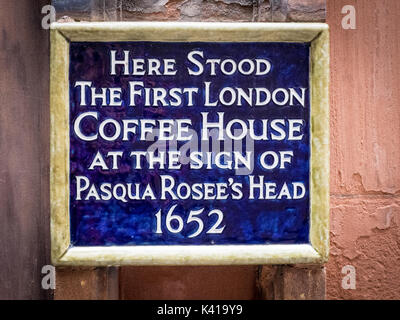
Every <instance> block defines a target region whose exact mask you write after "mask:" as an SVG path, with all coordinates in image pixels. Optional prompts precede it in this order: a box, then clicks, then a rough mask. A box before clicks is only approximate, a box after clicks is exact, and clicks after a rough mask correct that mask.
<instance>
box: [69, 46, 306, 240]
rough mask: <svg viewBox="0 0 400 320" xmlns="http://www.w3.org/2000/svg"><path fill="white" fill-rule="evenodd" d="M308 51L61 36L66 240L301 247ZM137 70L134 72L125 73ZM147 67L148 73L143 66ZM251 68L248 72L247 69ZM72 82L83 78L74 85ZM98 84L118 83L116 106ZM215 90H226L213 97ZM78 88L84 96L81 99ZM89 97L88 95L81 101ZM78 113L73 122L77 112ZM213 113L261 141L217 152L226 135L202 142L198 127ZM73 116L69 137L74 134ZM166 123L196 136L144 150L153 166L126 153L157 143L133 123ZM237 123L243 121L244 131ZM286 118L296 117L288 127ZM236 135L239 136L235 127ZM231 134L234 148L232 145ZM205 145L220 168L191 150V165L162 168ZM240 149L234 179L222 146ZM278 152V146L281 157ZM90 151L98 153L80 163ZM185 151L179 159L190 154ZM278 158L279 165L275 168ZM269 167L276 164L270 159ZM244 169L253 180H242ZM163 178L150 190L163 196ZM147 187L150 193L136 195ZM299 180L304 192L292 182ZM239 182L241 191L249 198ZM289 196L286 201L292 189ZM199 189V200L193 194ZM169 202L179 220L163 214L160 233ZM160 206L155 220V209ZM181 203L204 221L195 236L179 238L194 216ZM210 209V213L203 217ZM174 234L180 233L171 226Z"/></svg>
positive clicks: (190, 230)
mask: <svg viewBox="0 0 400 320" xmlns="http://www.w3.org/2000/svg"><path fill="white" fill-rule="evenodd" d="M309 51H310V45H309V44H307V43H262V42H259V43H255V42H252V43H232V42H230V43H222V42H218V43H215V42H214V43H210V42H202V43H201V42H186V43H184V42H169V43H161V42H129V43H127V42H126V43H123V42H107V43H104V42H103V43H100V42H95V43H85V42H74V43H71V46H70V75H69V79H70V128H71V129H70V130H71V134H70V145H71V147H70V168H71V171H70V181H71V185H70V191H71V192H70V210H71V236H72V238H71V240H72V243H73V244H74V245H75V246H96V245H149V244H163V245H167V244H169V245H175V244H215V245H218V244H265V243H308V241H309V238H308V233H309V223H310V222H309V157H310V147H309V145H310V139H309V132H310V128H309V118H310V103H309V101H310V98H309V91H310V85H309V82H310V79H309V61H310V55H309ZM112 55H115V59H114V62H115V65H114V67H113V68H114V69H115V72H114V73H115V75H112V74H111V69H112V66H111V62H112V61H111V60H112ZM134 59H135V60H134ZM165 59H169V61H172V62H173V63H171V64H170V66H171V70H173V71H171V72H169V73H170V74H167V75H165V71H166V70H165V68H166V67H165V65H164V64H163V62H164V61H165ZM125 61H128V66H127V67H126V66H125V65H123V64H122V62H124V63H125ZM210 61H212V62H214V65H212V64H211V62H210ZM226 61H228V62H226ZM242 61H244V62H242ZM265 61H267V62H265ZM224 62H225V64H224ZM241 62H242V64H241V65H240V63H241ZM257 62H258V64H257ZM134 63H136V64H137V65H135V66H134V65H133V64H134ZM151 63H153V65H151V66H150V65H149V64H151ZM138 65H140V68H139V70H134V68H136V67H138ZM239 65H240V70H239ZM151 67H154V70H151V69H149V68H151ZM156 67H157V68H156ZM212 67H213V68H214V69H215V70H212ZM257 68H259V69H260V70H259V73H260V75H257ZM267 68H269V69H270V70H267ZM126 69H129V70H126ZM199 69H204V70H203V72H202V73H200V71H202V70H199ZM235 69H236V71H235ZM253 69H254V70H253ZM252 70H253V72H250V71H252ZM151 71H153V72H151ZM240 71H242V72H240ZM266 71H268V72H267V73H266ZM190 72H192V73H193V74H190ZM195 72H197V73H198V74H194V73H195ZM135 73H136V74H135ZM149 73H151V74H149ZM172 73H174V74H172ZM243 73H246V74H243ZM142 74H143V75H142ZM82 81H85V83H84V84H81V83H82ZM89 83H90V84H89ZM108 88H120V90H119V91H118V92H119V93H121V94H120V99H118V103H115V104H117V105H114V106H112V105H111V102H110V92H109V91H108V90H105V89H108ZM185 88H188V89H195V90H196V91H194V90H193V91H192V92H193V93H192V94H191V95H189V91H186V93H185V92H184V91H185ZM224 88H229V90H228V89H226V90H225V93H224V94H223V95H221V96H220V92H221V91H222V90H223V89H224ZM93 89H95V90H93ZM257 89H259V90H258V91H257ZM82 90H84V97H82V96H81V95H82ZM277 90H279V91H278V92H277V93H275V92H276V91H277ZM92 92H94V94H95V95H96V97H97V98H95V99H92V98H93V97H92V96H93V94H92ZM131 92H133V93H131ZM174 93H175V95H174ZM157 94H158V95H159V96H161V94H163V98H162V99H161V98H160V99H158V100H157V98H156V95H157ZM164 96H165V97H164ZM207 96H208V97H207ZM92 100H94V104H95V105H94V106H92ZM132 100H133V101H132ZM146 100H147V101H146ZM190 100H191V101H190ZM207 100H208V102H209V103H208V106H207ZM257 100H259V101H257ZM274 100H275V101H274ZM232 101H233V102H232ZM146 102H148V103H147V106H146ZM93 112H94V113H95V114H96V116H93V114H92V113H93ZM85 114H86V116H83V118H81V119H82V120H81V121H79V120H80V118H79V116H82V115H85ZM205 114H206V116H205ZM222 115H223V123H224V127H225V126H227V124H228V123H229V122H230V121H235V120H236V119H239V120H240V121H241V122H240V121H236V122H234V124H233V125H232V128H236V130H238V131H240V130H243V131H244V129H243V127H242V123H245V124H246V127H247V128H248V129H247V134H246V137H250V135H251V134H252V133H251V132H253V131H254V135H255V136H260V137H262V139H260V140H255V139H253V143H252V144H254V146H251V148H250V147H249V146H248V145H247V147H248V148H246V139H245V138H244V139H241V140H233V137H232V139H231V142H232V143H231V144H232V145H230V146H229V147H228V148H226V147H225V146H226V141H225V140H226V139H229V137H227V136H224V139H223V140H218V139H217V138H216V139H214V140H213V136H211V137H209V139H208V140H207V141H202V139H201V138H202V137H201V134H200V133H201V131H202V130H206V128H204V127H203V125H204V121H207V123H210V124H211V123H221V122H222V121H221V119H222ZM77 119H78V121H79V124H80V125H79V127H80V130H81V133H80V134H81V137H79V136H78V135H77V132H76V130H75V129H76V124H77ZM107 119H113V120H114V121H115V122H114V121H113V122H108V123H107V124H106V125H105V130H104V131H105V134H102V135H101V134H100V133H99V128H100V126H102V124H103V123H105V121H106V120H107ZM166 119H168V120H178V119H181V120H182V119H186V120H190V129H192V130H194V131H195V132H197V133H198V135H197V137H192V139H193V140H196V141H187V140H183V141H174V140H166V141H165V142H166V143H165V146H163V147H164V148H163V149H160V150H164V151H160V150H155V151H154V154H155V157H154V158H156V157H157V154H158V156H160V155H164V158H165V164H164V165H160V164H159V163H154V165H153V168H151V164H150V163H149V161H146V156H145V155H143V156H141V157H140V159H137V156H132V155H131V152H133V151H142V152H148V150H150V149H151V147H152V146H157V142H156V140H157V137H155V139H148V138H147V137H146V140H150V141H146V140H144V139H142V138H144V137H143V136H142V132H141V130H142V131H143V130H145V129H144V127H143V126H142V125H141V120H146V121H147V120H154V121H153V122H152V121H150V122H148V123H150V124H148V125H147V128H150V129H158V122H157V121H158V120H166ZM204 119H206V120H204ZM123 120H130V126H131V127H133V128H134V129H135V130H136V132H135V133H133V132H132V131H131V132H129V133H126V132H124V124H123ZM249 120H252V121H250V122H252V123H253V126H252V128H250V124H249V123H250V122H249ZM293 120H296V121H294V122H292V124H291V122H290V121H293ZM274 121H275V122H274ZM116 123H118V125H117V124H116ZM153 123H154V125H153ZM187 123H189V121H187ZM291 125H292V126H294V128H295V130H294V135H295V136H294V137H290V134H291V133H290V130H291V128H290V126H291ZM176 127H177V126H173V128H174V129H177V128H176ZM187 127H189V126H187ZM150 129H149V134H151V132H150ZM224 130H225V129H224ZM125 131H126V129H125ZM154 131H155V130H154ZM210 131H211V129H210ZM231 131H234V130H231ZM282 132H283V133H282ZM124 135H126V137H125V138H126V139H124ZM177 135H178V133H176V134H175V136H177ZM95 136H96V138H95V139H93V137H95ZM170 136H172V135H170ZM236 136H238V137H240V135H239V134H237V135H236ZM83 137H85V138H84V139H82V138H83ZM173 139H175V137H173ZM203 140H204V139H203ZM212 140H213V141H212ZM234 141H236V145H238V144H239V145H240V146H239V148H237V150H236V151H235V148H233V144H234ZM208 142H210V143H208ZM211 142H213V143H214V144H218V145H219V147H220V148H219V149H220V151H219V152H225V153H226V154H224V155H223V156H222V155H221V156H220V159H221V161H220V162H222V164H221V165H219V166H218V165H217V163H216V162H217V161H218V160H217V159H212V160H211V163H209V161H208V160H209V159H210V158H209V156H208V157H207V156H204V157H199V156H197V157H196V159H198V161H200V160H201V162H202V165H196V166H195V167H194V166H193V165H191V163H180V164H179V165H176V166H174V167H173V168H171V167H170V166H168V159H169V151H170V150H174V151H176V152H180V150H182V152H187V148H186V146H187V145H189V144H192V145H198V146H201V145H202V143H203V146H204V145H208V144H210V147H209V148H208V150H202V149H201V148H200V147H199V148H198V150H194V149H193V150H190V152H191V155H192V158H193V157H194V156H193V153H194V152H196V151H200V152H203V154H204V155H205V153H206V152H207V151H208V152H210V151H211V153H212V154H211V155H212V157H215V156H217V155H218V152H217V151H215V150H212V148H211ZM159 145H160V146H161V144H160V143H159ZM170 145H171V146H172V147H170ZM171 148H172V149H171ZM203 149H204V148H203ZM246 151H248V152H251V155H250V156H249V157H251V160H250V163H252V166H251V169H249V170H247V171H248V172H246V174H240V172H237V171H240V170H235V168H234V167H233V168H231V167H232V166H235V165H236V164H237V162H239V161H238V159H236V163H235V156H234V154H233V152H238V153H240V155H242V156H243V155H245V152H246ZM267 151H270V153H269V154H268V155H267V156H265V157H264V161H263V163H265V164H266V165H264V167H263V166H262V165H261V158H260V157H261V156H262V155H263V154H265V152H267ZM110 152H120V153H119V154H118V159H117V161H116V162H117V163H116V165H114V166H113V157H112V156H111V155H110V156H107V155H108V154H109V153H110ZM159 152H164V153H161V154H159ZM282 152H286V154H287V156H286V158H285V157H283V156H282ZM99 153H100V154H101V158H102V159H101V160H99V161H97V163H98V165H95V166H92V167H91V164H92V163H93V161H94V159H95V156H96V154H99ZM228 154H229V155H228ZM185 156H187V157H188V158H189V160H190V155H187V154H185ZM284 158H285V159H287V160H286V161H287V162H286V163H284V164H282V161H284ZM277 159H278V160H277ZM149 160H150V159H149ZM103 161H104V163H103ZM137 161H140V163H139V164H138V163H136V162H137ZM177 162H180V161H177ZM274 162H276V163H277V165H276V166H273V164H274ZM228 163H232V166H228ZM239 165H241V163H239ZM178 166H179V168H175V167H178ZM113 167H114V168H113ZM163 167H164V168H163ZM198 167H200V168H198ZM225 167H226V169H225ZM270 167H271V168H270ZM242 171H246V170H242ZM249 175H251V176H253V178H252V181H253V183H252V184H251V181H250V177H249ZM162 177H164V179H162ZM166 177H167V178H166ZM231 181H234V182H233V184H234V185H236V186H237V188H238V189H240V192H241V194H242V195H241V196H240V197H239V195H237V193H238V192H239V190H238V191H235V190H234V189H232V188H231V186H229V185H230V184H231V185H232V183H231ZM170 184H174V185H175V187H174V188H173V191H172V192H170V193H169V194H167V195H166V196H165V197H162V194H163V192H165V191H163V190H162V189H163V188H164V189H165V188H166V187H167V186H169V185H170ZM204 184H208V185H209V186H210V187H208V188H209V190H208V191H207V192H209V193H210V196H208V197H207V196H206V195H205V194H204V193H205V192H206V191H205V188H206V187H205V186H204ZM218 184H220V186H222V187H223V189H224V192H223V191H220V192H221V193H222V194H220V198H221V199H218V195H217V192H218ZM163 185H164V186H163ZM180 185H183V186H182V187H181V188H184V190H182V191H181V196H179V195H178V190H177V189H178V188H179V186H180ZM251 185H252V187H251ZM259 185H262V186H261V187H258V186H259ZM102 186H103V188H102ZM116 186H117V187H116ZM147 186H149V188H151V192H149V196H147V197H143V193H144V192H145V191H146V190H145V189H146V187H147ZM188 186H190V187H188ZM303 186H304V190H302V189H301V188H302V187H303ZM115 188H116V190H115ZM189 188H190V190H189ZM194 188H195V189H194ZM251 188H252V189H253V193H254V194H253V197H250V194H251V190H250V189H251ZM282 188H283V189H285V190H282ZM286 188H287V190H286ZM102 189H104V190H107V191H104V190H102ZM266 189H268V190H266ZM148 190H149V189H148ZM273 190H275V191H273ZM114 191H115V193H116V195H117V197H115V194H114ZM296 191H297V197H295V195H294V193H295V192H296ZM77 192H79V195H78V194H77ZM110 193H111V194H112V195H111V196H110ZM199 193H203V196H201V195H199V196H198V197H197V199H198V200H196V199H194V197H196V195H198V194H199ZM301 193H303V195H302V196H301ZM188 194H190V196H189V197H188ZM235 196H236V197H235ZM300 196H301V197H300ZM162 198H164V199H162ZM250 198H252V199H250ZM77 199H79V200H77ZM171 207H174V211H173V215H174V216H175V215H176V216H179V217H180V218H181V220H179V221H183V228H182V227H181V226H180V225H179V223H180V222H179V221H178V220H176V221H173V222H172V226H171V227H170V228H168V226H167V225H166V215H167V213H168V211H169V210H170V209H171ZM160 210H161V218H160V217H157V216H156V215H157V213H158V212H159V211H160ZM193 210H194V211H198V210H202V213H201V214H199V215H198V216H196V217H198V219H201V220H202V223H203V224H204V226H203V227H202V229H203V230H202V232H200V233H199V234H197V235H196V236H194V237H191V236H190V235H192V234H194V233H196V232H198V231H197V229H198V228H199V225H198V222H192V223H187V222H186V221H187V219H188V217H189V214H190V212H191V211H193ZM213 210H214V211H213ZM215 210H218V211H215ZM210 212H218V213H215V214H212V215H210V216H208V214H209V213H210ZM178 219H179V218H178ZM218 219H220V220H221V219H222V220H221V221H217V220H218ZM157 220H160V221H161V229H162V232H157V222H159V221H157ZM181 224H182V223H181ZM217 224H218V226H217V228H219V230H222V228H223V230H222V232H218V233H210V232H208V231H209V230H210V229H211V228H213V226H216V225H217ZM176 229H181V231H180V232H175V231H174V230H176Z"/></svg>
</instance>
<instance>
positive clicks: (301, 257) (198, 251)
mask: <svg viewBox="0 0 400 320" xmlns="http://www.w3.org/2000/svg"><path fill="white" fill-rule="evenodd" d="M71 41H85V42H91V41H99V42H102V41H103V42H107V41H112V42H116V41H171V42H189V41H207V42H226V41H229V42H308V43H310V44H311V46H310V48H311V49H310V108H311V116H310V128H311V129H310V220H309V221H310V234H309V239H310V243H309V244H266V245H214V246H212V245H146V246H91V247H73V246H71V241H70V216H69V134H70V131H69V79H68V78H69V43H70V42H71ZM50 112H51V132H50V139H51V140H50V141H51V146H50V148H51V149H50V208H51V257H52V262H53V264H54V265H58V266H63V265H79V266H111V265H115V266H118V265H234V264H236V265H249V264H258V265H261V264H298V263H307V264H310V263H324V262H326V261H327V259H328V255H329V29H328V25H327V24H324V23H204V22H202V23H193V22H190V23H186V22H100V23H97V22H88V23H86V22H85V23H74V22H73V23H53V24H52V25H51V58H50Z"/></svg>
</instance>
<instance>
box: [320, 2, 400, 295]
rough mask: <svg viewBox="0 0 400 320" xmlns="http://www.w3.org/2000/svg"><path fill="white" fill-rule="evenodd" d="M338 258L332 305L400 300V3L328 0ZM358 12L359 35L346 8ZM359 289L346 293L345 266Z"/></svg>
mask: <svg viewBox="0 0 400 320" xmlns="http://www.w3.org/2000/svg"><path fill="white" fill-rule="evenodd" d="M327 4H328V7H327V22H328V23H329V25H330V28H331V59H332V61H331V256H330V260H329V263H328V264H327V298H328V299H400V276H399V275H400V207H399V205H400V20H399V12H400V1H398V0H379V1H378V0H374V1H364V0H358V1H355V0H328V2H327ZM348 4H353V5H354V6H355V8H356V23H357V25H356V30H344V29H343V28H342V27H341V18H342V17H343V15H342V14H341V8H342V7H343V6H344V5H348ZM346 265H352V266H354V267H355V270H356V289H355V290H343V289H342V285H341V282H342V278H343V277H344V276H345V275H343V274H341V269H342V267H343V266H346Z"/></svg>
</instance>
